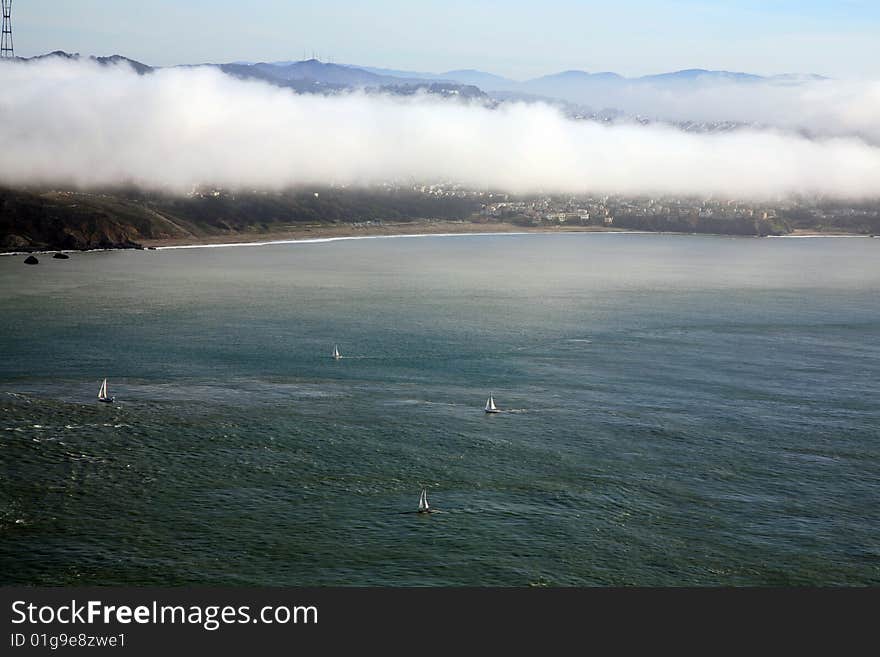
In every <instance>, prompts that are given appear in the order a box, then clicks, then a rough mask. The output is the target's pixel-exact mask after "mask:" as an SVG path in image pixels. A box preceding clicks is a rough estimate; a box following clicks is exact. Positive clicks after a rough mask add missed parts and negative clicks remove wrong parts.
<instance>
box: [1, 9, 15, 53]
mask: <svg viewBox="0 0 880 657" xmlns="http://www.w3.org/2000/svg"><path fill="white" fill-rule="evenodd" d="M0 1H2V4H3V37H2V39H0V58H4V59H6V58H8V59H14V58H15V49H14V48H13V47H12V0H0Z"/></svg>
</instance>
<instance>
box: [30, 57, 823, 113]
mask: <svg viewBox="0 0 880 657" xmlns="http://www.w3.org/2000/svg"><path fill="white" fill-rule="evenodd" d="M47 57H64V58H67V59H79V58H80V57H81V56H80V55H79V54H70V53H66V52H64V51H60V50H58V51H55V52H52V53H48V54H45V55H39V56H37V57H32V58H30V59H31V60H35V59H45V58H47ZM90 59H92V60H94V61H97V62H99V63H101V64H112V63H119V62H127V63H128V64H130V65H131V66H132V67H133V68H134V69H135V70H136V71H137V72H138V73H142V74H143V73H147V72H150V71H152V70H154V67H152V66H149V65H147V64H143V63H141V62H138V61H135V60H133V59H129V58H127V57H123V56H122V55H113V56H111V57H90ZM183 66H210V67H215V68H219V69H220V70H222V71H224V72H225V73H228V74H230V75H233V76H235V77H239V78H256V79H261V80H266V81H268V82H272V83H273V84H277V85H280V86H285V87H292V88H295V89H297V90H298V91H311V92H315V91H318V92H327V91H333V90H342V89H359V88H366V89H385V90H391V89H396V88H401V87H410V88H425V89H430V88H431V86H432V85H437V84H441V85H444V87H445V88H446V89H447V90H449V89H458V90H459V91H465V90H466V91H467V93H466V94H465V95H470V96H480V95H482V94H484V93H485V94H488V95H490V96H491V95H493V94H496V93H497V92H504V97H506V98H510V97H511V94H521V95H522V96H523V97H532V98H534V97H544V98H552V99H558V100H563V101H568V102H573V103H583V102H597V101H601V97H602V95H603V93H605V92H608V91H611V90H619V89H621V88H626V87H633V86H637V87H645V86H654V87H668V88H671V89H676V88H678V89H681V88H684V87H688V86H698V85H705V84H712V83H718V82H727V83H743V84H749V83H757V82H764V83H772V84H798V83H801V82H806V81H816V80H824V79H827V78H824V77H823V76H820V75H814V74H807V75H795V74H785V75H773V76H761V75H755V74H752V73H741V72H732V71H712V70H706V69H701V68H692V69H686V70H682V71H673V72H670V73H660V74H657V75H645V76H641V77H636V78H627V77H624V76H622V75H619V74H617V73H613V72H607V71H606V72H598V73H589V72H587V71H578V70H571V71H562V72H560V73H554V74H552V75H545V76H542V77H538V78H534V79H531V80H524V81H517V80H511V79H509V78H505V77H502V76H500V75H495V74H493V73H486V72H484V71H477V70H473V69H464V70H456V71H446V72H444V73H426V72H421V71H403V70H397V69H388V68H375V67H371V66H356V65H350V64H331V63H328V62H322V61H319V60H317V59H306V60H302V61H281V62H256V63H252V62H230V63H205V64H194V65H193V64H188V65H183Z"/></svg>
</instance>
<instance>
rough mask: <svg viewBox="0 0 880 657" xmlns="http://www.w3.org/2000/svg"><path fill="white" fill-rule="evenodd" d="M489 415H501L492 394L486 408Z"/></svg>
mask: <svg viewBox="0 0 880 657" xmlns="http://www.w3.org/2000/svg"><path fill="white" fill-rule="evenodd" d="M484 410H485V411H486V412H487V413H500V412H501V411H499V410H498V408H497V407H496V406H495V400H494V399H493V398H492V394H491V393H490V394H489V399H487V400H486V408H485V409H484Z"/></svg>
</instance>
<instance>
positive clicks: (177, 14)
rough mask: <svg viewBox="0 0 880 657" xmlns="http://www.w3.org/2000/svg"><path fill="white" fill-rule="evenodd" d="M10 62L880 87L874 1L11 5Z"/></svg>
mask: <svg viewBox="0 0 880 657" xmlns="http://www.w3.org/2000/svg"><path fill="white" fill-rule="evenodd" d="M13 29H14V37H15V46H16V54H18V55H21V56H31V55H36V54H40V53H44V52H48V51H50V50H56V49H62V50H67V51H71V52H80V53H83V54H96V55H109V54H115V53H119V54H125V55H127V56H129V57H132V58H134V59H138V60H140V61H143V62H145V63H148V64H153V65H171V64H181V63H198V62H208V61H211V62H219V61H223V62H226V61H236V60H247V61H275V60H286V59H300V58H302V57H303V55H304V54H308V55H309V56H311V53H312V52H316V53H318V54H319V56H320V58H321V59H324V60H328V59H329V60H332V61H335V62H340V63H351V64H361V65H369V66H381V67H388V68H405V69H409V70H418V71H436V72H440V71H446V70H451V69H457V68H477V69H481V70H485V71H490V72H493V73H498V74H500V75H505V76H508V77H512V78H515V79H525V78H529V77H535V76H538V75H544V74H547V73H553V72H557V71H561V70H566V69H582V70H587V71H616V72H618V73H621V74H624V75H643V74H648V73H658V72H663V71H670V70H676V69H682V68H712V69H727V70H736V71H748V72H753V73H761V74H771V73H786V72H801V73H804V72H809V73H820V74H823V75H829V76H833V77H840V78H880V0H836V1H830V0H800V1H798V2H796V1H794V0H764V1H763V2H761V1H758V0H728V1H724V2H712V1H708V0H662V1H660V0H603V1H600V2H594V1H583V2H573V1H566V0H541V1H540V2H536V1H535V0H529V1H525V0H507V1H502V0H483V1H480V0H470V1H467V0H442V1H440V0H425V1H420V0H409V1H403V0H372V1H370V2H363V1H361V2H357V1H354V2H352V1H348V2H346V1H343V0H321V1H320V2H290V1H287V2H285V1H282V0H253V1H242V0H235V1H233V0H176V1H171V0H151V1H150V2H143V1H134V0H104V1H101V0H76V2H72V1H71V0H14V3H13Z"/></svg>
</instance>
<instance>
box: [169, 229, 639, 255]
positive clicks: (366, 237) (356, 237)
mask: <svg viewBox="0 0 880 657" xmlns="http://www.w3.org/2000/svg"><path fill="white" fill-rule="evenodd" d="M646 232H647V231H645V232H642V231H633V230H616V231H612V230H603V231H586V230H582V231H565V232H559V233H556V232H549V231H546V232H538V231H518V232H509V233H507V232H488V233H412V234H401V235H346V236H339V237H307V238H303V239H289V240H271V241H268V242H231V243H228V244H182V245H179V246H157V247H155V249H156V250H157V251H164V250H168V249H217V248H220V247H227V246H271V245H273V244H321V243H324V242H341V241H343V240H378V239H393V238H402V237H474V236H487V235H574V234H578V235H584V234H587V233H589V234H594V235H624V234H635V233H638V234H645V233H646Z"/></svg>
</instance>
